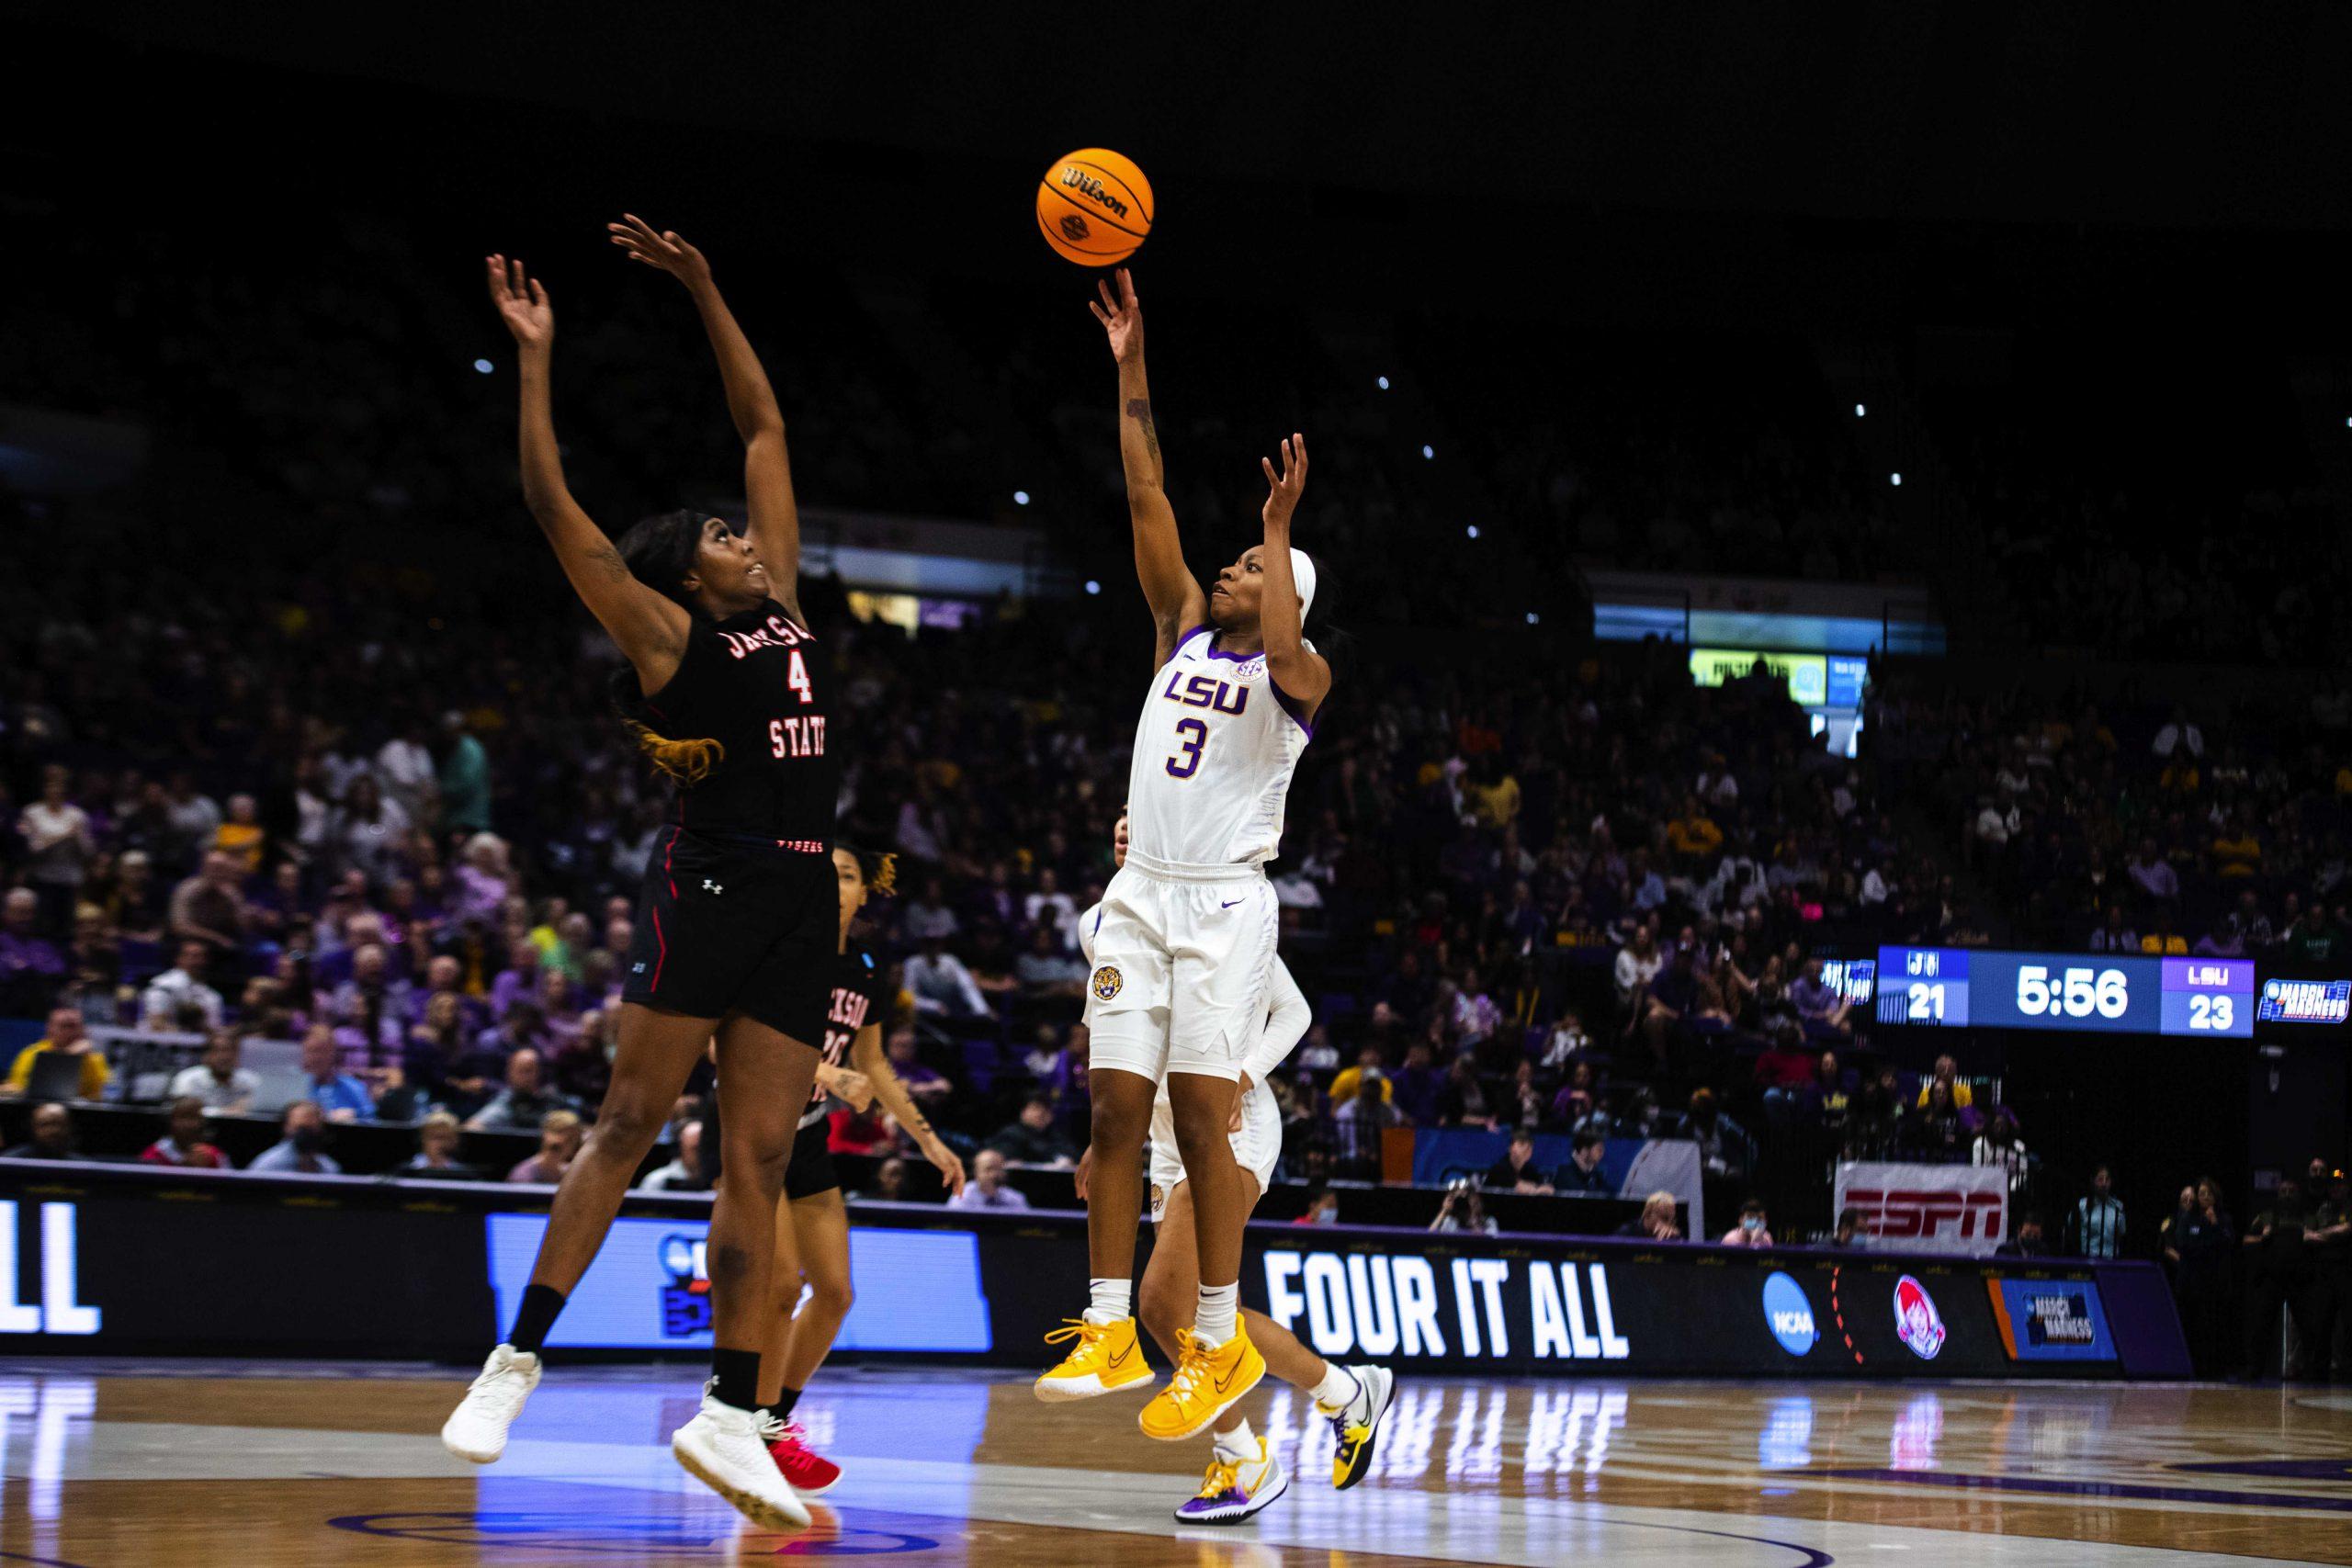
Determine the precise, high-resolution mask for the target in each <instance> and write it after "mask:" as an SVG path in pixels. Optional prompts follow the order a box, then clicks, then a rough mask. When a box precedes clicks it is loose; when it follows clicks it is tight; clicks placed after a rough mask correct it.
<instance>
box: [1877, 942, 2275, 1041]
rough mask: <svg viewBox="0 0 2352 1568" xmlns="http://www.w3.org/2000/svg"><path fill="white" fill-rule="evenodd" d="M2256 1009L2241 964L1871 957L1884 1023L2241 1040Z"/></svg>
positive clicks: (1893, 950) (1992, 955)
mask: <svg viewBox="0 0 2352 1568" xmlns="http://www.w3.org/2000/svg"><path fill="white" fill-rule="evenodd" d="M2255 1013H2256V989H2255V977H2254V961H2253V960H2252V959H2248V958H2141V957H2129V956H2123V955H2120V954H2116V955H2110V954H2103V953H2003V952H1996V951H1994V950H1992V949H1988V948H1951V947H1883V948H1880V949H1879V953H1878V1005H1877V1011H1876V1017H1877V1019H1878V1021H1879V1022H1881V1023H1889V1024H1907V1025H1911V1026H1914V1027H1925V1028H1930V1029H1932V1028H1955V1029H1957V1028H1966V1027H1969V1026H1971V1025H1974V1026H1976V1027H1980V1028H1995V1029H2063V1030H2099V1031H2104V1032H2111V1033H2117V1034H2175V1035H2185V1036H2188V1037H2190V1038H2200V1037H2212V1038H2221V1039H2237V1040H2244V1039H2248V1038H2251V1037H2252V1035H2253V1033H2254V1022H2255ZM2266 1016H2268V1015H2267V1014H2266Z"/></svg>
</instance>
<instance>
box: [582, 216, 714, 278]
mask: <svg viewBox="0 0 2352 1568" xmlns="http://www.w3.org/2000/svg"><path fill="white" fill-rule="evenodd" d="M605 232H606V233H608V234H610V235H611V236H612V238H613V243H615V244H616V245H618V246H619V247H620V248H621V250H622V251H623V252H624V253H626V254H628V259H629V260H631V261H635V262H643V263H644V264H645V265H648V266H650V267H657V268H659V269H660V270H662V271H663V272H666V273H668V274H669V275H670V276H673V277H674V278H676V279H677V280H678V281H679V282H681V283H683V284H684V285H685V286H686V287H687V288H698V287H700V286H701V285H703V284H706V283H708V282H709V281H710V263H709V262H707V261H706V260H705V259H704V258H703V254H702V253H701V252H700V251H698V250H696V249H695V248H694V246H692V245H690V244H688V243H686V242H685V241H684V240H681V239H680V238H678V235H677V231H675V230H673V229H664V230H662V231H660V232H659V233H656V232H655V231H654V229H653V225H652V224H650V223H648V222H647V221H646V220H644V219H642V218H639V216H638V215H637V214H636V213H634V212H624V213H622V214H621V220H620V221H619V222H617V223H607V224H605Z"/></svg>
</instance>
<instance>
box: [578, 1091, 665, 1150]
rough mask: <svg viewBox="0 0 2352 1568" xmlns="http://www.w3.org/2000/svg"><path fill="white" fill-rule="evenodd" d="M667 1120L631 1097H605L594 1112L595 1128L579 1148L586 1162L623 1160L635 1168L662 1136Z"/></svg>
mask: <svg viewBox="0 0 2352 1568" xmlns="http://www.w3.org/2000/svg"><path fill="white" fill-rule="evenodd" d="M667 1120H668V1118H667V1116H666V1115H665V1114H664V1113H663V1112H662V1111H659V1110H657V1109H655V1107H654V1106H653V1105H652V1104H651V1103H650V1101H646V1100H637V1099H633V1098H631V1097H628V1096H626V1095H622V1096H611V1095H608V1096H606V1097H605V1103H604V1104H603V1106H602V1107H600V1108H599V1109H598V1111H597V1112H596V1124H595V1126H594V1127H593V1128H591V1129H590V1130H589V1134H588V1137H587V1140H586V1142H585V1143H584V1144H582V1147H581V1155H582V1157H583V1158H587V1159H597V1158H604V1159H615V1160H626V1161H628V1163H629V1164H632V1165H634V1164H636V1163H637V1162H638V1161H639V1160H641V1159H643V1158H644V1157H645V1156H646V1153H647V1152H648V1151H649V1150H650V1149H651V1148H652V1147H653V1141H654V1139H656V1138H658V1137H660V1136H661V1135H662V1125H663V1124H664V1122H666V1121H667Z"/></svg>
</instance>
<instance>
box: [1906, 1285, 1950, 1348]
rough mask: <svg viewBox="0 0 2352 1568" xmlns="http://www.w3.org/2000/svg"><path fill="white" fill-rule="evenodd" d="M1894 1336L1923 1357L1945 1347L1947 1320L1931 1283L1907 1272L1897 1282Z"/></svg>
mask: <svg viewBox="0 0 2352 1568" xmlns="http://www.w3.org/2000/svg"><path fill="white" fill-rule="evenodd" d="M1894 1337H1896V1338H1898V1339H1900V1340H1902V1341H1903V1343H1905V1345H1908V1346H1909V1347H1910V1348H1911V1353H1912V1354H1913V1355H1915V1356H1917V1357H1918V1358H1919V1359H1921V1360H1923V1361H1932V1360H1934V1359H1936V1352H1937V1351H1939V1350H1940V1349H1942V1348H1944V1320H1943V1318H1942V1317H1941V1316H1940V1315H1939V1314H1938V1313H1937V1311H1936V1299H1935V1298H1934V1297H1933V1296H1931V1295H1929V1294H1928V1287H1927V1286H1925V1285H1923V1284H1921V1283H1919V1281H1918V1280H1915V1279H1913V1278H1912V1277H1911V1276H1910V1275H1908V1274H1905V1275H1904V1276H1903V1278H1901V1279H1900V1280H1896V1281H1895V1282H1894Z"/></svg>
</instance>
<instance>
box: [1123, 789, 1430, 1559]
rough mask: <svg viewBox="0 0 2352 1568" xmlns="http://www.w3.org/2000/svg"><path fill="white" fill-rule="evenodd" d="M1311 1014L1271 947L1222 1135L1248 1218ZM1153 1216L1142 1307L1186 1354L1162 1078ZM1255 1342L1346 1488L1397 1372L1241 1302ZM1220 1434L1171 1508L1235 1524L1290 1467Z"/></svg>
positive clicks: (1369, 1446) (1233, 1423)
mask: <svg viewBox="0 0 2352 1568" xmlns="http://www.w3.org/2000/svg"><path fill="white" fill-rule="evenodd" d="M1111 853H1112V858H1113V859H1114V861H1116V862H1117V863H1119V864H1120V865H1122V866H1124V865H1125V864H1126V863H1127V818H1126V817H1125V814H1122V815H1121V816H1120V818H1119V827H1118V832H1117V835H1116V837H1115V839H1114V841H1113V844H1112V852H1111ZM1098 913H1099V911H1097V910H1094V909H1089V910H1088V911H1087V912H1086V913H1085V914H1083V915H1081V916H1080V917H1079V924H1078V935H1079V945H1080V946H1081V947H1083V948H1084V949H1085V950H1086V960H1087V962H1088V963H1089V964H1092V963H1093V962H1094V938H1093V932H1094V927H1095V922H1096V919H1097V917H1098ZM1309 1021H1310V1014H1309V1013H1308V1010H1307V1006H1306V994H1305V993H1304V992H1302V991H1300V990H1299V988H1298V982H1297V981H1296V980H1294V979H1292V978H1291V973H1290V968H1289V966H1288V965H1287V964H1283V961H1282V959H1281V958H1280V957H1279V956H1277V957H1276V958H1275V960H1274V964H1273V976H1272V986H1271V987H1270V989H1269V996H1268V1010H1267V1016H1266V1019H1265V1025H1264V1029H1263V1032H1261V1033H1260V1034H1259V1036H1258V1038H1257V1039H1256V1041H1254V1042H1253V1043H1251V1044H1250V1048H1249V1050H1248V1053H1247V1054H1246V1055H1244V1056H1243V1057H1242V1063H1241V1079H1240V1086H1241V1099H1240V1102H1239V1104H1238V1105H1237V1106H1235V1108H1234V1113H1233V1119H1232V1122H1231V1123H1230V1126H1231V1133H1230V1135H1229V1141H1230V1143H1231V1145H1232V1147H1233V1158H1234V1163H1235V1164H1236V1165H1238V1167H1239V1168H1240V1169H1241V1196H1242V1199H1243V1201H1244V1202H1245V1204H1246V1205H1247V1207H1246V1208H1245V1209H1244V1211H1243V1218H1244V1219H1247V1218H1248V1216H1249V1212H1250V1210H1254V1209H1255V1208H1256V1207H1257V1206H1258V1200H1259V1199H1260V1198H1261V1197H1263V1196H1264V1195H1265V1191H1266V1183H1267V1182H1268V1181H1269V1180H1271V1179H1272V1177H1273V1174H1274V1164H1275V1162H1276V1161H1277V1160H1279V1159H1280V1158H1281V1157H1282V1152H1283V1127H1282V1111H1281V1108H1280V1107H1278V1106H1277V1105H1275V1103H1274V1091H1273V1090H1272V1089H1269V1088H1267V1087H1266V1083H1267V1079H1268V1077H1270V1076H1271V1075H1272V1072H1273V1070H1274V1069H1275V1068H1276V1067H1278V1066H1281V1065H1282V1063H1283V1059H1284V1058H1285V1057H1287V1056H1288V1055H1290V1053H1291V1048H1292V1047H1293V1046H1295V1045H1296V1044H1297V1043H1298V1042H1299V1037H1300V1036H1301V1035H1304V1034H1305V1033H1306V1026H1307V1023H1308V1022H1309ZM1093 1164H1094V1151H1093V1150H1092V1149H1089V1150H1087V1152H1086V1156H1085V1157H1084V1158H1083V1159H1081V1160H1080V1161H1079V1166H1078V1195H1079V1198H1080V1201H1083V1200H1084V1199H1085V1197H1086V1193H1087V1188H1088V1185H1089V1179H1090V1178H1091V1176H1092V1174H1093ZM1151 1217H1152V1220H1153V1222H1154V1223H1155V1224H1157V1225H1158V1226H1159V1241H1158V1242H1157V1243H1155V1244H1154V1246H1153V1247H1152V1249H1151V1261H1150V1262H1149V1263H1148V1264H1147V1265H1145V1267H1144V1271H1143V1299H1142V1301H1141V1303H1139V1304H1140V1312H1139V1315H1140V1316H1141V1317H1142V1319H1143V1323H1144V1326H1145V1327H1146V1328H1147V1329H1148V1330H1149V1331H1150V1333H1151V1337H1153V1338H1154V1339H1156V1340H1158V1341H1159V1348H1160V1349H1161V1350H1162V1351H1164V1352H1165V1353H1166V1354H1167V1356H1168V1358H1169V1359H1170V1360H1171V1361H1174V1360H1176V1359H1179V1358H1180V1357H1181V1355H1182V1345H1183V1338H1182V1337H1183V1331H1184V1321H1185V1314H1188V1313H1190V1312H1191V1311H1192V1310H1193V1303H1194V1302H1195V1301H1196V1300H1197V1298H1198V1292H1199V1290H1200V1282H1201V1280H1200V1270H1199V1269H1198V1268H1197V1267H1195V1266H1194V1262H1193V1190H1192V1184H1191V1183H1190V1182H1188V1181H1186V1180H1185V1179H1184V1166H1183V1162H1182V1160H1180V1159H1179V1158H1178V1157H1177V1154H1176V1133H1175V1127H1174V1123H1173V1113H1172V1111H1171V1108H1170V1103H1169V1096H1168V1085H1167V1084H1166V1083H1165V1082H1164V1081H1163V1082H1162V1083H1161V1084H1160V1086H1159V1094H1158V1095H1157V1096H1155V1097H1154V1099H1153V1100H1152V1107H1151ZM1241 1317H1242V1320H1243V1321H1244V1322H1245V1323H1247V1324H1248V1325H1249V1327H1250V1343H1251V1344H1253V1345H1255V1346H1257V1347H1258V1349H1259V1351H1260V1352H1261V1354H1262V1355H1263V1356H1264V1357H1265V1358H1266V1369H1267V1371H1271V1372H1272V1373H1273V1374H1274V1376H1276V1377H1278V1378H1280V1379H1282V1380H1283V1382H1287V1383H1289V1384H1291V1385H1292V1386H1293V1387H1294V1388H1297V1389H1301V1390H1304V1391H1305V1392H1306V1393H1308V1394H1310V1395H1312V1396H1313V1398H1314V1400H1315V1404H1316V1408H1317V1410H1318V1411H1320V1412H1321V1413H1322V1415H1323V1416H1324V1418H1325V1419H1326V1420H1328V1421H1329V1422H1330V1423H1331V1427H1332V1430H1333V1432H1334V1434H1335V1435H1336V1437H1337V1438H1338V1443H1337V1446H1336V1449H1335V1450H1334V1452H1333V1454H1332V1459H1331V1484H1332V1485H1333V1486H1335V1487H1337V1488H1339V1489H1340V1491H1342V1492H1344V1491H1346V1490H1347V1489H1348V1488H1349V1487H1351V1486H1353V1485H1354V1484H1355V1483H1357V1482H1359V1481H1361V1480H1363V1476H1364V1472H1366V1471H1368V1470H1370V1469H1371V1468H1372V1456H1373V1450H1374V1446H1375V1445H1376V1444H1377V1443H1378V1441H1379V1438H1380V1424H1381V1422H1382V1421H1383V1420H1384V1419H1385V1417H1386V1416H1387V1415H1388V1405H1389V1400H1390V1397H1391V1395H1392V1394H1393V1393H1394V1392H1395V1389H1396V1379H1395V1377H1394V1375H1393V1374H1391V1373H1390V1372H1389V1371H1387V1369H1385V1368H1384V1367H1370V1366H1360V1367H1340V1366H1334V1365H1332V1364H1331V1363H1330V1362H1329V1361H1326V1360H1325V1359H1323V1358H1322V1357H1320V1356H1318V1355H1317V1354H1316V1353H1315V1352H1314V1351H1312V1350H1310V1349H1308V1348H1306V1346H1304V1345H1302V1344H1300V1343H1299V1342H1298V1339H1297V1337H1296V1336H1295V1335H1293V1334H1292V1333H1291V1332H1290V1330H1288V1329H1286V1328H1284V1327H1283V1326H1282V1325H1279V1324H1277V1323H1275V1322H1274V1321H1273V1320H1272V1318H1269V1317H1265V1316H1262V1315H1261V1314H1258V1313H1255V1312H1252V1311H1250V1310H1249V1309H1248V1308H1246V1307H1245V1308H1243V1309H1242V1313H1241ZM1289 1489H1290V1476H1289V1475H1288V1474H1287V1473H1286V1472H1284V1471H1283V1462H1282V1460H1281V1458H1280V1456H1278V1455H1277V1454H1276V1453H1275V1452H1274V1451H1273V1447H1272V1444H1271V1443H1269V1442H1268V1441H1267V1439H1266V1438H1263V1437H1261V1436H1260V1435H1258V1434H1256V1433H1254V1432H1252V1431H1250V1423H1249V1421H1248V1420H1246V1419H1245V1418H1244V1417H1243V1416H1242V1414H1241V1409H1240V1407H1239V1406H1238V1405H1236V1406H1234V1407H1233V1408H1231V1409H1229V1410H1227V1412H1226V1413H1225V1414H1224V1415H1222V1416H1218V1417H1217V1419H1216V1444H1215V1446H1214V1448H1213V1449H1212V1450H1211V1452H1210V1455H1209V1468H1208V1473H1207V1475H1206V1476H1205V1477H1204V1478H1203V1480H1202V1482H1201V1489H1200V1491H1199V1492H1198V1493H1196V1494H1195V1495H1193V1496H1192V1497H1191V1498H1189V1499H1187V1500H1186V1501H1185V1502H1184V1503H1183V1504H1182V1506H1179V1507H1178V1508H1177V1510H1176V1517H1177V1519H1178V1520H1179V1521H1181V1522H1182V1523H1184V1524H1210V1525H1238V1524H1239V1523H1241V1522H1242V1521H1243V1520H1245V1519H1248V1518H1250V1517H1252V1516H1253V1515H1255V1514H1257V1513H1258V1512H1260V1511H1261V1509H1263V1508H1265V1507H1266V1506H1268V1505H1269V1504H1271V1503H1272V1502H1273V1501H1274V1499H1275V1498H1277V1497H1280V1496H1281V1495H1283V1493H1284V1492H1286V1491H1288V1490H1289Z"/></svg>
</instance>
